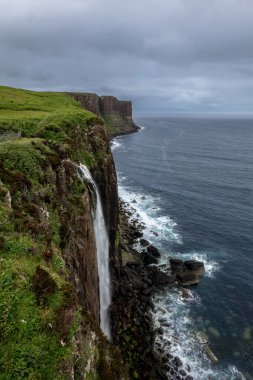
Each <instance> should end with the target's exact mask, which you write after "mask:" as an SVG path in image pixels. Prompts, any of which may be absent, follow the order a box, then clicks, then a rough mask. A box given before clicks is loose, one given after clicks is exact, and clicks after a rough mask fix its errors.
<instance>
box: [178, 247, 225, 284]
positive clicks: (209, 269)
mask: <svg viewBox="0 0 253 380" xmlns="http://www.w3.org/2000/svg"><path fill="white" fill-rule="evenodd" d="M173 256H175V257H177V258H178V259H182V260H197V261H202V262H203V263H204V265H205V271H206V272H205V276H207V277H209V278H214V275H215V273H216V272H217V271H219V270H220V269H221V266H220V264H219V263H218V261H216V260H214V259H213V258H208V254H207V253H205V252H196V251H191V252H188V253H177V254H175V255H173ZM209 256H210V254H209Z"/></svg>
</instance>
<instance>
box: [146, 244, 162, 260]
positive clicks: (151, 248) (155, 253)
mask: <svg viewBox="0 0 253 380" xmlns="http://www.w3.org/2000/svg"><path fill="white" fill-rule="evenodd" d="M147 251H148V252H149V253H151V254H152V255H153V256H154V257H157V258H160V257H161V254H160V252H159V251H158V249H157V248H156V247H154V246H153V245H150V246H149V247H148V248H147Z"/></svg>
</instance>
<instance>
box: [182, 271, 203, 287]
mask: <svg viewBox="0 0 253 380" xmlns="http://www.w3.org/2000/svg"><path fill="white" fill-rule="evenodd" d="M177 280H178V282H179V284H180V285H182V286H191V285H197V284H198V283H199V278H198V276H197V275H196V274H195V273H194V272H180V273H178V274H177Z"/></svg>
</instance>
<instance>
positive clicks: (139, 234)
mask: <svg viewBox="0 0 253 380" xmlns="http://www.w3.org/2000/svg"><path fill="white" fill-rule="evenodd" d="M142 236H143V232H141V231H138V230H135V231H134V237H135V238H140V237H142Z"/></svg>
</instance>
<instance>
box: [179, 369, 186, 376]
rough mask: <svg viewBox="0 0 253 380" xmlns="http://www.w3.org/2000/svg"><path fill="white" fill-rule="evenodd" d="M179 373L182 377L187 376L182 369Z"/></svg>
mask: <svg viewBox="0 0 253 380" xmlns="http://www.w3.org/2000/svg"><path fill="white" fill-rule="evenodd" d="M179 373H180V375H182V376H186V375H187V373H186V372H185V370H184V369H181V370H180V371H179Z"/></svg>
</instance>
